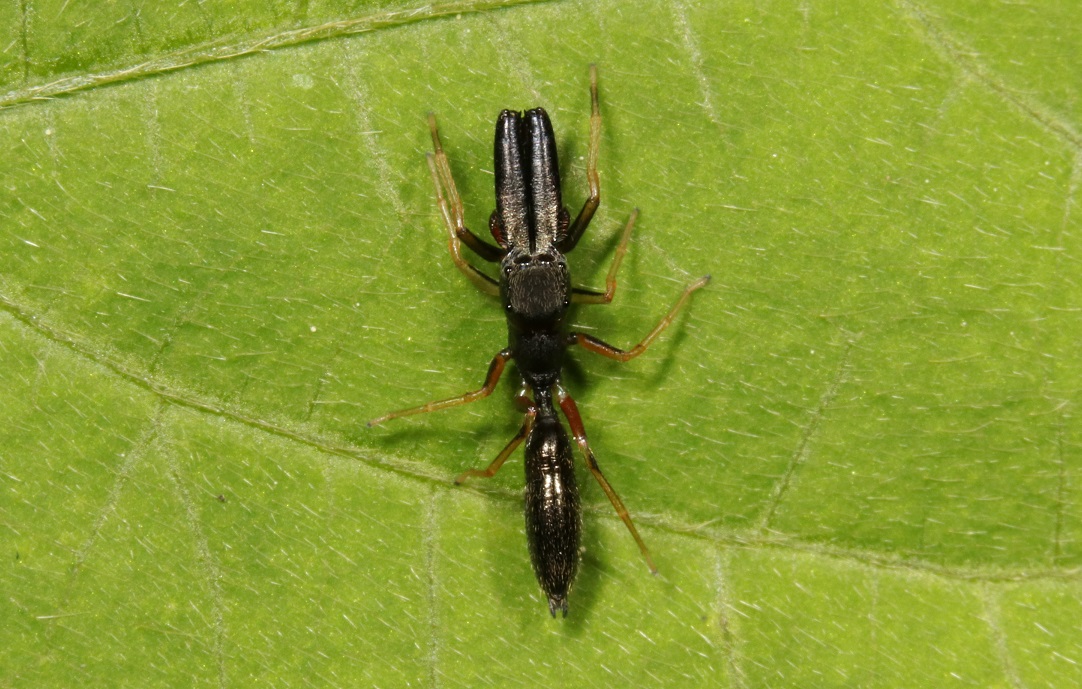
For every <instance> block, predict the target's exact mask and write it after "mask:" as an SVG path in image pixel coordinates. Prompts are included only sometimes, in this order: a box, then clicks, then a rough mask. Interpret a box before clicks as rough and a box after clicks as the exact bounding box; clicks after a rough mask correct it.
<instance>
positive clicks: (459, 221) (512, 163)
mask: <svg viewBox="0 0 1082 689" xmlns="http://www.w3.org/2000/svg"><path fill="white" fill-rule="evenodd" d="M428 126H429V129H430V130H431V131H432V146H433V148H434V151H433V152H432V153H429V154H427V156H426V157H427V160H428V166H429V169H430V170H431V172H432V181H433V184H434V185H435V187H436V200H437V203H438V205H439V209H440V214H441V215H442V216H443V221H444V224H445V225H446V228H447V232H448V247H449V248H450V251H451V258H452V260H454V263H455V265H456V266H457V267H458V269H459V270H461V271H462V272H463V273H464V274H465V275H466V277H467V278H469V279H470V281H471V282H472V283H473V284H474V285H476V286H477V287H478V288H479V289H480V290H481V291H482V292H485V293H486V294H491V295H493V296H499V297H500V300H501V302H502V303H503V308H504V311H505V313H506V315H507V330H508V346H507V347H506V348H505V349H503V350H501V351H500V352H499V353H498V354H497V355H496V357H495V358H494V359H493V360H492V363H491V365H490V366H489V369H488V375H487V376H486V377H485V384H484V385H483V386H481V387H480V388H479V389H477V390H474V391H472V392H467V393H465V394H464V395H459V396H458V397H452V398H450V399H445V400H440V401H438V402H430V403H428V404H425V405H422V406H420V407H412V408H410V409H403V410H401V411H396V412H392V413H390V414H387V415H385V416H381V417H379V418H378V419H373V420H372V421H369V422H368V425H369V426H375V425H376V424H380V423H383V422H384V421H388V420H390V419H394V418H398V417H401V416H411V415H413V414H422V413H426V412H430V411H437V410H439V409H447V408H448V407H455V406H458V405H460V404H466V403H468V402H473V401H474V400H478V399H481V398H483V397H488V396H489V395H490V394H491V393H492V391H493V390H494V389H495V387H496V383H497V382H498V381H499V379H500V376H501V374H503V370H504V367H505V366H506V365H507V362H509V361H511V360H514V361H515V364H516V365H517V367H518V372H519V375H520V376H521V377H522V388H521V390H520V391H519V393H518V395H517V396H516V397H515V402H516V404H517V405H518V406H519V408H521V409H522V411H523V412H524V413H525V416H526V418H525V419H524V421H523V422H522V427H521V428H520V429H519V431H518V433H516V434H515V437H514V438H512V439H511V442H509V443H507V446H506V447H504V449H503V451H501V452H500V454H499V455H497V457H496V459H495V460H493V461H492V463H491V464H489V466H488V468H486V469H470V470H468V471H466V472H464V473H463V474H462V475H461V476H459V477H458V478H457V479H455V483H456V484H461V483H462V482H463V481H465V480H466V479H467V478H470V477H491V476H493V475H495V473H496V472H497V471H499V469H500V467H501V466H503V463H504V462H505V461H506V460H507V458H508V457H509V456H510V455H511V453H512V452H513V451H514V450H515V449H516V448H517V447H518V446H519V445H520V444H521V443H522V442H523V441H525V442H526V451H525V455H526V490H525V494H526V535H527V540H528V541H529V548H530V559H531V561H532V562H533V568H534V573H535V574H536V575H537V581H538V583H539V584H540V585H541V589H542V591H544V593H545V595H546V596H547V597H548V603H549V612H550V613H552V616H553V617H555V616H556V611H557V610H562V611H563V614H564V616H565V617H566V616H567V594H568V591H569V590H570V589H571V584H572V582H573V581H574V579H575V573H576V571H577V570H578V563H579V541H580V536H581V530H582V527H581V516H580V507H579V493H578V487H577V486H576V483H575V473H574V468H573V463H572V459H571V444H570V442H569V441H568V437H567V433H566V432H565V431H564V428H563V426H562V425H561V423H560V420H559V418H558V417H557V415H556V409H555V407H554V406H553V400H554V399H555V401H556V403H557V404H559V406H560V409H561V410H563V413H564V417H565V418H566V419H567V423H568V425H569V426H570V427H571V434H572V435H573V436H574V438H575V441H576V442H577V443H578V445H579V448H581V450H582V454H583V456H584V457H585V458H586V464H587V466H588V467H589V468H590V472H591V473H592V474H593V475H594V478H595V479H597V482H598V483H599V484H600V485H601V488H602V490H604V491H605V495H607V496H608V497H609V500H610V501H611V502H612V505H613V507H614V508H616V513H617V514H618V515H620V519H622V520H623V522H624V524H625V525H627V528H628V531H630V532H631V536H632V537H633V538H634V539H635V542H636V543H637V544H638V545H639V549H640V550H641V551H642V554H643V557H644V558H646V564H647V565H648V566H649V567H650V571H651V572H653V573H654V574H656V573H657V568H656V567H655V566H654V562H653V560H652V559H651V558H650V553H649V552H648V551H647V549H646V544H645V543H643V540H642V538H641V537H640V536H639V532H638V531H637V530H636V529H635V525H634V523H632V521H631V516H630V515H629V514H628V512H627V508H625V507H624V503H623V501H621V500H620V498H619V496H617V495H616V491H614V490H613V489H612V486H611V485H609V482H608V481H607V480H606V479H605V476H604V474H602V473H601V469H600V467H598V465H597V460H596V459H595V458H594V453H593V451H592V450H591V449H590V444H589V443H588V442H587V440H586V431H585V429H584V428H583V425H582V418H581V417H580V416H579V410H578V407H577V406H576V405H575V400H574V399H572V398H571V396H570V395H569V394H567V391H566V390H565V389H564V387H563V385H561V383H560V371H561V369H562V368H563V362H564V353H565V352H566V350H567V348H568V347H570V346H572V345H578V346H580V347H582V348H583V349H587V350H589V351H591V352H596V353H597V354H601V355H604V356H607V357H609V358H611V359H616V360H618V361H630V360H631V359H634V358H635V357H637V356H638V355H640V354H642V353H643V352H644V351H645V350H646V348H647V347H648V346H650V343H651V342H653V341H654V339H655V338H657V336H658V335H659V334H661V331H663V330H664V329H665V328H666V327H668V325H669V324H670V323H671V322H672V320H673V318H675V317H676V314H677V313H678V312H679V311H680V309H681V308H682V307H683V306H684V304H685V303H686V302H687V300H688V298H689V297H690V296H691V293H692V292H694V291H695V290H697V289H699V288H701V287H703V286H705V285H706V284H707V283H708V282H709V281H710V276H709V275H707V276H704V277H702V278H699V279H698V280H696V281H695V282H693V283H691V284H690V285H688V286H687V288H686V289H684V293H683V294H682V295H681V296H680V298H679V299H678V300H677V301H676V303H675V304H674V305H673V307H672V308H671V309H670V310H669V312H668V314H666V315H665V317H664V318H662V319H661V321H660V322H659V323H658V324H657V325H656V326H655V327H654V329H653V330H651V331H650V334H648V335H647V336H646V337H645V338H643V340H642V342H640V343H639V344H637V345H635V346H634V347H632V348H631V349H628V350H626V351H625V350H622V349H618V348H616V347H613V346H612V345H610V344H608V343H606V342H603V341H602V340H599V339H597V338H596V337H593V336H592V335H587V334H586V333H581V332H567V331H566V330H565V327H564V321H565V318H566V315H567V310H568V307H569V306H570V305H571V304H572V303H580V304H608V303H609V302H611V301H612V298H613V295H614V294H615V292H616V272H617V270H619V268H620V263H621V262H622V261H623V258H624V254H626V253H627V243H628V238H629V237H630V236H631V229H632V228H633V227H634V225H635V219H636V217H638V209H635V211H633V212H632V214H631V218H630V219H629V220H628V222H627V225H625V226H624V231H623V234H622V235H621V236H620V241H619V244H618V245H617V247H616V256H615V257H614V258H613V261H612V266H611V267H610V268H609V273H608V276H607V277H606V278H605V291H604V292H596V291H593V290H589V289H582V288H578V287H572V286H571V278H570V274H569V273H568V268H567V260H566V259H565V258H564V254H566V253H568V252H569V251H571V250H572V249H574V248H575V245H576V244H578V242H579V239H581V238H582V235H583V233H584V232H585V231H586V227H587V226H588V225H589V224H590V219H591V218H593V216H594V211H596V210H597V207H598V204H599V203H600V201H601V189H600V181H599V179H598V174H597V153H598V147H599V144H600V139H601V113H600V111H599V109H598V99H597V68H596V67H595V66H593V65H591V66H590V145H589V150H588V153H587V159H586V178H587V181H588V184H589V196H588V197H587V198H586V201H585V203H583V204H582V210H580V211H579V214H578V216H577V217H576V218H575V220H574V221H573V222H572V221H571V219H570V216H569V215H568V212H567V209H566V208H565V207H564V205H563V201H562V199H561V190H560V168H559V164H558V162H557V159H556V138H555V135H554V134H553V132H552V124H551V122H549V117H548V113H546V112H545V110H544V109H543V108H534V109H533V110H528V111H526V112H521V113H520V112H515V111H512V110H504V111H503V112H501V113H500V116H499V118H498V119H497V120H496V138H495V168H496V210H495V211H493V212H492V216H491V217H490V218H489V229H490V230H491V232H492V237H493V239H495V240H496V245H495V246H494V245H492V244H490V243H488V242H486V241H484V240H483V239H481V238H479V237H478V236H477V235H475V234H474V233H473V232H471V231H470V230H468V229H467V228H466V226H465V224H464V218H463V206H462V199H461V198H460V197H459V195H458V191H457V189H456V188H455V181H454V178H453V177H452V176H451V167H450V164H449V163H448V161H447V155H446V154H445V153H444V152H443V146H442V145H441V143H440V136H439V131H438V129H437V128H436V117H435V115H432V114H429V116H428ZM462 244H465V245H466V246H468V247H469V248H470V249H472V250H473V252H474V253H476V254H477V255H478V256H479V257H481V258H482V259H484V260H486V261H490V262H493V263H495V262H499V264H500V279H499V280H498V281H497V280H494V279H493V278H491V277H489V276H488V275H486V274H485V273H483V272H481V271H480V270H478V269H477V268H475V267H473V266H472V265H471V264H470V263H468V262H467V261H466V260H465V259H464V258H463V257H462ZM531 394H532V398H531V396H530V395H531Z"/></svg>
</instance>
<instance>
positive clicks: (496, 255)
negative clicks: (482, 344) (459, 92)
mask: <svg viewBox="0 0 1082 689" xmlns="http://www.w3.org/2000/svg"><path fill="white" fill-rule="evenodd" d="M428 127H429V129H430V130H431V132H432V147H433V149H434V151H433V152H432V153H429V154H427V155H426V156H425V158H426V159H427V161H428V169H429V171H430V172H431V173H432V184H433V186H435V188H436V203H437V204H438V205H439V209H440V215H441V216H443V224H444V226H445V227H446V228H447V235H448V236H447V248H448V249H449V250H450V252H451V260H452V261H454V262H455V265H456V266H457V267H458V269H459V270H461V271H462V273H463V274H465V276H466V277H467V278H469V279H470V282H472V283H473V284H474V285H476V286H477V288H478V289H480V290H481V291H482V292H485V293H486V294H492V295H498V294H499V293H500V287H499V283H497V282H496V281H495V280H493V279H492V278H490V277H489V276H487V275H485V274H484V273H482V272H481V271H479V270H477V269H476V268H474V267H473V266H472V265H470V263H469V262H468V261H466V259H465V258H463V257H462V244H463V243H465V244H466V246H468V247H470V248H471V249H472V250H473V251H474V253H476V254H477V255H478V256H480V257H481V258H483V259H484V260H486V261H493V262H495V261H499V260H500V259H502V258H503V255H504V253H506V252H505V251H504V250H503V249H501V248H499V247H496V246H493V245H491V244H489V243H488V242H486V241H484V240H482V239H481V238H480V237H478V236H477V235H475V234H474V233H473V232H470V231H469V229H467V228H466V225H465V220H464V211H463V206H462V197H460V196H459V195H458V189H457V188H456V187H455V179H454V177H453V176H452V175H451V165H450V163H449V162H448V160H447V154H446V153H444V152H443V145H442V144H441V143H440V133H439V130H438V129H437V127H436V116H435V115H433V114H429V116H428Z"/></svg>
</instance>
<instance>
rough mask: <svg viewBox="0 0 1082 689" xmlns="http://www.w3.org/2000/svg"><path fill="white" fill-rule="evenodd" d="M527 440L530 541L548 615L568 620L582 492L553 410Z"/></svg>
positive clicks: (563, 435)
mask: <svg viewBox="0 0 1082 689" xmlns="http://www.w3.org/2000/svg"><path fill="white" fill-rule="evenodd" d="M548 411H549V413H547V414H544V415H539V416H538V417H537V419H536V420H535V421H534V425H533V428H532V429H531V431H530V435H529V437H528V438H527V439H526V538H527V540H528V542H529V545H530V559H531V560H532V561H533V568H534V573H535V574H536V575H537V581H538V582H539V583H540V584H541V589H542V590H543V591H544V592H545V595H546V596H548V599H549V611H550V612H551V613H552V614H553V615H555V614H556V611H557V610H562V611H563V613H564V615H567V594H568V591H569V590H570V589H571V582H572V581H574V579H575V572H576V571H577V570H578V566H579V542H580V537H581V534H582V525H581V522H580V520H579V489H578V486H577V485H576V484H575V470H574V466H573V465H572V460H571V444H570V442H569V440H568V437H567V433H566V432H565V431H564V429H563V426H561V425H560V421H559V419H557V418H556V415H555V413H554V412H552V411H551V410H548Z"/></svg>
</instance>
